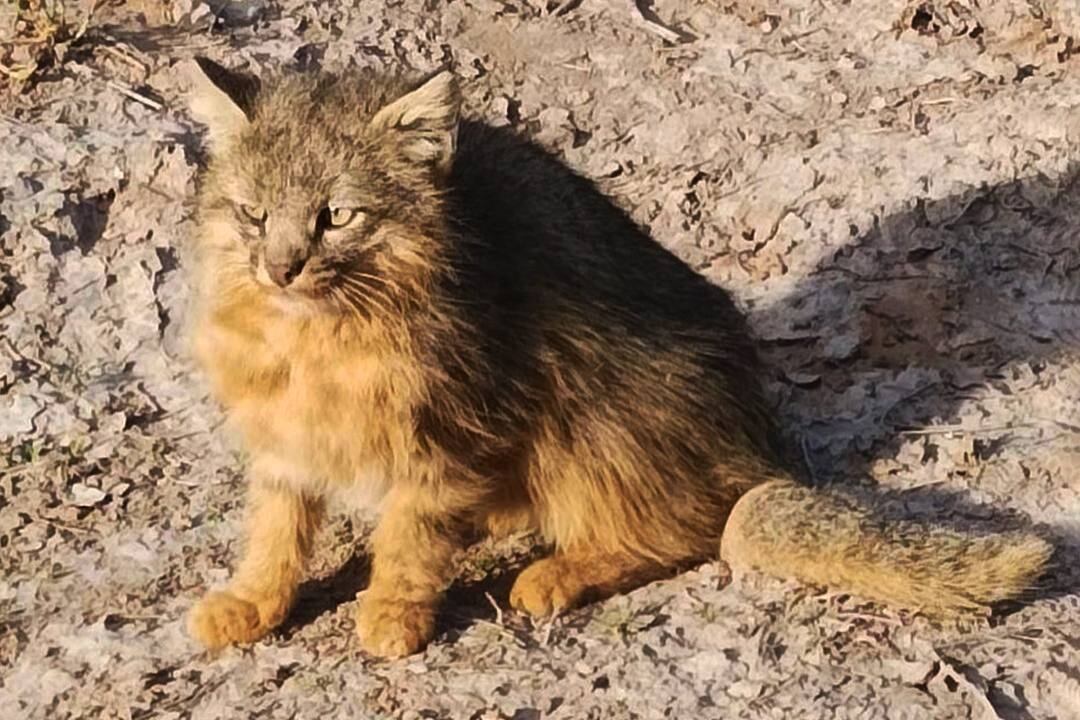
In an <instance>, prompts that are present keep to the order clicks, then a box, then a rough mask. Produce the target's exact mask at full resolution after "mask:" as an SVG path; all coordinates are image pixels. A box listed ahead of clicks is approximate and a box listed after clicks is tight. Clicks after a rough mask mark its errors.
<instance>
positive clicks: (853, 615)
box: [836, 612, 904, 627]
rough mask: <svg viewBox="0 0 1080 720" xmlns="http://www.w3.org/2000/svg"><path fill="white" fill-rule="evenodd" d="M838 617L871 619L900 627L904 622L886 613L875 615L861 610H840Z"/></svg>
mask: <svg viewBox="0 0 1080 720" xmlns="http://www.w3.org/2000/svg"><path fill="white" fill-rule="evenodd" d="M836 617H838V618H844V619H848V620H869V621H872V622H882V623H885V624H886V625H893V626H895V627H900V626H901V625H903V624H904V622H903V621H902V620H901V619H900V618H891V617H886V616H884V615H874V614H873V613H861V612H838V613H836Z"/></svg>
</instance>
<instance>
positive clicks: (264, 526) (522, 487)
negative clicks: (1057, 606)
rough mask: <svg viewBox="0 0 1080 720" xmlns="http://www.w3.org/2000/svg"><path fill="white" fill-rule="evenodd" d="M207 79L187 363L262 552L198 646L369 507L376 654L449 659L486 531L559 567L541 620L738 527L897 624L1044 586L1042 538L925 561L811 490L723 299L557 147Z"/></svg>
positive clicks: (789, 565) (313, 86) (413, 89)
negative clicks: (535, 541)
mask: <svg viewBox="0 0 1080 720" xmlns="http://www.w3.org/2000/svg"><path fill="white" fill-rule="evenodd" d="M199 64H200V68H201V71H202V72H201V74H200V75H199V80H198V87H197V88H196V93H195V96H196V101H195V103H194V104H193V106H194V109H195V111H196V114H197V116H198V117H199V119H200V120H201V121H202V122H204V123H205V124H207V125H208V127H209V130H210V141H211V145H212V155H211V160H210V163H209V166H208V168H207V170H206V173H205V175H204V177H203V180H202V187H201V190H200V195H199V224H198V231H197V238H196V247H197V257H196V268H197V280H198V282H197V284H198V303H197V309H196V318H197V323H196V332H195V340H196V342H195V347H196V352H197V356H198V358H199V360H200V362H201V364H202V366H203V368H204V369H205V371H206V373H207V375H208V377H209V379H210V381H211V383H212V387H213V390H214V393H215V395H216V396H217V398H218V399H219V400H220V401H221V403H222V404H223V405H224V407H225V409H226V411H227V413H228V417H229V419H230V421H231V422H232V424H233V425H234V426H235V427H236V428H237V430H238V431H239V433H240V435H241V437H242V438H243V442H244V444H245V447H246V449H247V451H248V453H249V455H250V499H249V512H250V520H249V529H248V534H247V543H246V550H245V554H244V557H243V559H242V560H241V561H240V564H239V567H238V569H237V571H236V574H235V578H234V580H233V581H232V583H231V584H230V585H229V587H228V588H226V589H225V590H222V591H219V592H215V593H212V594H210V595H208V596H207V597H206V598H205V599H203V600H202V601H201V602H200V603H199V604H198V605H197V606H196V608H195V609H194V611H193V612H192V615H191V618H190V627H191V630H192V632H193V634H194V635H195V636H196V637H197V638H198V639H199V640H201V641H202V642H203V643H204V644H205V645H206V646H208V647H211V648H215V647H221V646H224V645H227V644H230V643H242V642H250V641H253V640H255V639H257V638H258V637H260V636H262V635H264V634H265V633H266V632H268V631H269V630H270V629H272V628H273V627H275V626H276V625H277V624H279V623H280V622H281V621H282V619H283V618H284V617H285V615H286V613H287V612H288V609H289V606H290V604H291V602H292V600H293V598H294V596H295V592H296V589H297V586H298V584H299V582H300V580H301V576H302V572H303V566H304V560H305V558H306V556H307V555H308V554H309V552H310V550H311V547H312V544H313V542H314V536H315V533H316V529H317V526H318V524H319V519H320V518H321V516H322V511H323V504H324V502H325V499H326V498H327V497H329V496H331V495H332V494H333V493H332V492H331V491H334V492H337V493H339V494H340V493H342V492H343V493H346V494H350V495H355V496H361V497H364V498H367V499H368V500H369V501H370V503H371V504H372V505H373V506H374V507H375V508H376V509H377V510H378V513H379V518H380V519H379V523H378V526H377V528H376V530H375V532H374V535H373V537H372V539H371V544H372V548H371V549H372V552H373V572H372V577H371V583H370V587H369V589H368V590H367V592H366V593H365V595H364V597H363V600H362V603H361V605H360V608H359V614H358V617H357V629H358V632H359V635H360V638H361V642H362V644H363V646H364V648H365V649H367V650H368V651H370V652H372V653H375V654H378V655H387V656H396V655H403V654H407V653H411V652H414V651H416V650H418V649H419V648H421V647H422V646H423V645H424V644H425V643H426V642H427V641H428V640H429V639H430V638H431V636H432V633H433V632H434V613H435V610H436V607H437V603H438V601H439V598H440V596H441V593H442V592H443V590H444V588H445V587H446V586H447V584H448V583H449V582H450V581H451V580H452V578H453V575H454V564H453V561H454V557H455V554H456V553H457V552H458V551H459V550H460V549H461V548H462V547H463V546H464V545H465V544H466V543H467V542H469V539H470V538H471V537H473V536H474V533H475V532H476V531H477V530H486V531H490V532H495V533H506V532H510V531H513V530H519V529H533V530H537V531H538V532H539V533H540V534H541V535H542V537H543V538H544V539H545V540H547V541H548V542H549V543H550V544H551V545H552V546H553V548H554V552H553V554H552V555H551V556H550V557H547V558H545V559H542V560H540V561H538V562H536V563H535V564H534V565H532V566H531V567H529V568H527V569H526V570H525V571H524V572H522V574H521V575H520V576H519V578H518V579H517V582H516V584H515V585H514V587H513V590H512V592H511V602H512V604H513V605H514V606H515V607H516V608H518V609H521V610H524V611H526V612H529V613H531V614H533V615H544V614H548V613H551V612H553V611H557V610H559V609H563V608H567V607H570V606H572V605H575V604H579V603H581V602H584V601H586V600H588V599H590V598H592V597H599V596H603V595H607V594H611V593H615V592H619V591H622V590H625V589H627V588H629V587H632V586H634V585H637V584H640V583H642V582H647V581H649V580H652V579H655V578H658V577H661V576H663V575H665V574H666V573H669V572H671V570H672V569H673V568H677V567H679V566H681V565H683V564H685V563H688V562H692V561H694V560H699V559H703V558H708V557H710V556H714V555H715V553H716V552H717V549H718V547H719V546H720V544H721V534H722V532H723V529H724V527H725V521H726V519H727V517H728V514H729V513H730V512H731V511H732V508H733V507H736V508H737V509H736V517H738V518H741V519H742V520H741V521H740V522H738V523H734V522H733V524H732V529H730V530H729V536H728V539H727V540H725V543H724V552H725V556H726V557H728V558H729V559H730V560H731V561H732V562H733V563H734V564H736V565H738V564H739V563H740V561H741V558H740V557H732V553H733V552H734V553H735V554H736V555H742V554H745V559H746V563H747V564H750V565H753V566H755V567H760V568H762V569H764V570H767V571H773V572H777V571H779V572H780V573H781V574H784V575H794V576H797V577H803V578H805V579H807V580H811V581H814V582H823V583H826V584H839V585H841V586H848V587H851V588H852V589H856V590H859V591H861V592H865V593H867V594H868V595H870V596H873V597H880V598H882V599H885V600H887V601H894V602H901V603H912V604H916V605H919V606H922V607H928V606H932V605H934V604H935V603H936V605H937V606H940V607H942V608H953V607H955V608H962V607H966V606H968V605H971V604H972V603H982V602H989V601H991V600H994V599H997V598H1000V597H1009V596H1013V595H1015V594H1017V593H1018V592H1020V591H1021V590H1023V588H1024V587H1026V586H1027V585H1028V584H1029V583H1030V582H1031V580H1032V579H1033V578H1034V577H1035V576H1036V575H1037V574H1038V572H1039V571H1040V569H1041V567H1042V565H1043V563H1044V561H1045V555H1046V549H1047V546H1046V545H1045V543H1042V541H1040V540H1037V539H1035V538H1030V537H1017V538H1012V537H1010V538H1007V541H1008V542H1011V543H1012V545H1011V546H1007V545H1006V541H1005V540H1003V541H1001V542H996V543H975V544H973V545H971V546H970V547H969V548H968V549H967V550H963V551H957V550H956V548H957V547H958V546H961V545H964V544H965V543H966V538H965V537H963V536H957V535H955V534H953V535H950V534H948V533H945V532H944V531H933V532H931V533H929V534H926V535H925V537H926V542H924V543H922V544H919V545H917V546H916V547H917V550H911V549H908V548H905V547H903V543H902V542H900V541H898V540H897V538H895V537H893V536H892V535H890V534H888V533H887V532H884V531H879V530H878V529H876V528H873V527H871V526H870V525H868V524H866V523H863V522H860V520H859V518H860V517H861V516H859V514H858V512H859V511H858V510H857V509H850V508H847V507H841V506H840V505H838V504H836V503H837V502H839V501H831V500H829V499H827V498H826V499H822V498H823V497H824V496H822V498H818V497H817V496H816V495H814V494H813V493H810V492H808V491H805V490H803V489H801V488H798V486H796V485H795V484H794V483H793V481H792V480H790V479H789V475H788V473H787V471H786V470H785V469H784V467H783V465H782V463H781V461H780V459H779V455H778V453H777V451H776V440H775V437H776V433H775V428H774V425H773V421H772V419H771V417H770V414H769V412H768V410H767V408H766V405H765V402H764V400H763V397H762V393H761V388H760V385H759V382H758V379H757V374H758V372H759V370H758V361H757V357H756V354H755V351H754V348H753V345H752V343H751V340H750V336H749V333H748V332H747V329H746V327H745V324H744V320H743V318H742V317H741V315H740V314H739V312H738V311H737V309H736V308H735V306H734V304H733V303H732V302H731V300H730V298H729V297H728V296H727V295H726V294H725V293H724V292H723V291H722V290H720V289H719V288H716V287H714V286H712V285H710V284H709V283H707V282H706V281H705V280H703V279H702V278H701V277H699V276H697V275H696V274H694V273H693V272H692V271H690V270H689V269H688V268H686V267H685V266H684V265H683V264H682V263H680V262H679V261H678V260H677V259H676V258H675V257H674V256H672V255H671V254H670V253H668V252H666V251H665V250H664V249H663V248H661V247H660V246H659V245H658V244H656V243H654V242H653V241H651V240H650V239H649V238H648V237H647V236H646V235H645V234H644V233H643V232H641V230H639V229H638V228H637V227H635V226H634V225H633V224H632V223H631V222H630V221H629V220H628V219H627V218H626V216H625V215H624V214H623V213H621V212H620V211H619V210H617V209H616V208H615V207H614V206H613V205H612V204H611V203H610V202H608V201H607V200H606V199H604V198H603V197H602V196H601V195H600V194H599V193H598V192H597V191H596V190H595V188H594V187H593V186H592V185H591V184H590V183H589V182H588V181H586V180H584V179H582V178H580V177H578V176H575V175H574V174H573V173H571V172H570V171H569V170H567V169H566V168H565V167H564V166H562V165H561V164H560V163H558V162H557V161H556V160H554V159H552V158H551V157H550V156H548V155H547V154H546V153H544V152H543V151H541V150H539V149H537V148H536V147H534V146H532V145H530V144H528V143H526V142H524V141H522V140H520V139H518V138H516V137H514V136H513V134H512V133H509V132H508V131H504V130H497V129H493V128H489V127H486V126H484V125H482V124H480V123H475V122H471V121H468V120H460V119H459V116H458V115H459V107H458V103H459V101H458V91H457V86H456V83H455V80H454V78H453V77H452V76H451V75H450V74H448V73H441V74H439V75H436V76H435V77H433V78H431V79H429V80H427V81H426V82H423V83H421V84H419V85H408V84H406V83H405V82H404V81H403V80H401V79H398V78H392V77H383V76H379V75H376V74H374V73H359V72H358V73H355V74H353V75H349V76H342V77H338V76H333V75H329V74H322V73H316V74H284V75H280V76H276V77H273V78H270V79H267V80H260V79H256V78H253V77H250V76H246V75H240V74H237V73H233V72H230V71H227V70H225V69H224V68H221V67H220V66H218V65H215V64H213V63H211V62H209V61H205V60H200V61H199ZM763 483H765V484H763ZM755 487H757V488H758V489H757V490H754V491H753V493H752V494H751V495H750V496H749V498H748V499H749V500H750V501H751V502H747V501H744V502H742V503H740V504H739V505H738V506H736V502H737V501H738V500H739V498H740V497H742V496H743V495H744V494H746V493H747V492H748V491H750V490H751V489H752V488H755ZM815 498H817V499H815ZM830 503H832V504H830ZM826 506H827V507H828V508H829V509H831V510H835V512H831V513H818V512H817V510H818V509H820V508H821V507H826ZM740 508H741V510H740ZM748 518H749V520H748ZM800 518H801V519H800ZM750 520H752V522H750ZM905 527H906V526H905ZM913 527H914V526H913ZM788 528H791V530H790V532H788V531H787V529H788ZM806 528H811V529H812V530H813V532H805V531H804V530H805V529H806ZM918 532H920V531H916V530H910V531H909V532H908V535H907V536H905V537H908V536H911V535H917V534H918ZM927 532H929V531H927ZM900 540H903V538H900ZM868 541H869V542H876V543H878V545H876V546H874V547H875V548H876V549H875V550H874V551H873V552H871V551H869V550H868V551H865V552H862V551H857V550H855V549H854V548H857V547H862V546H863V544H864V543H866V542H868ZM1010 547H1012V548H1019V549H1017V550H1010V549H1009V548H1010ZM838 548H843V550H838ZM1010 552H1011V553H1012V554H1011V555H1010V554H1009V553H1010ZM778 554H779V555H783V556H784V557H790V558H798V562H784V561H783V558H780V557H778ZM1006 558H1008V559H1009V560H1010V561H1015V569H1014V571H1012V572H1002V571H1000V569H998V570H993V571H988V572H982V573H980V572H968V573H966V574H960V575H956V576H955V577H959V578H962V583H963V584H965V587H964V589H963V593H962V594H959V593H952V594H949V593H938V592H936V590H937V589H939V588H940V587H941V586H942V585H943V584H944V583H945V581H944V580H943V579H942V577H941V576H942V575H943V574H946V573H947V574H948V575H950V576H953V575H954V573H955V570H956V569H957V567H961V568H974V567H979V566H987V567H989V566H990V565H988V564H993V563H998V564H1000V563H1001V562H1003V561H1004V560H1005V559H1006ZM993 567H997V566H996V565H994V566H993ZM808 568H812V571H808ZM883 574H888V575H889V576H890V578H893V579H894V580H895V582H889V583H882V582H880V580H881V577H882V576H883ZM913 584H917V585H920V586H922V587H923V588H925V589H927V590H928V591H929V592H915V591H911V590H910V586H911V585H913Z"/></svg>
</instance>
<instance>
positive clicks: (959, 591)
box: [720, 480, 1053, 616]
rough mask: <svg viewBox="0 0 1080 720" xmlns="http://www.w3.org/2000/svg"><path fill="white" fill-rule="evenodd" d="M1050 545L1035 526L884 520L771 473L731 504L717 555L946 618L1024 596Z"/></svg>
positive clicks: (744, 565)
mask: <svg viewBox="0 0 1080 720" xmlns="http://www.w3.org/2000/svg"><path fill="white" fill-rule="evenodd" d="M1052 552H1053V546H1052V545H1051V544H1050V543H1049V542H1047V541H1046V540H1044V539H1042V538H1040V537H1038V536H1037V535H1035V534H1033V533H1026V532H1007V533H1001V534H997V535H974V534H966V533H964V532H962V531H957V530H953V529H946V528H942V527H934V526H931V525H926V524H923V523H920V522H913V521H903V520H902V521H896V522H890V521H884V520H882V519H881V518H879V517H876V516H875V514H874V512H873V510H872V509H868V508H866V507H863V506H860V505H859V504H857V503H855V502H853V501H852V500H850V499H847V498H845V497H843V496H840V495H838V494H836V493H833V492H828V491H821V490H814V489H811V488H807V487H803V486H800V485H797V484H796V483H794V482H791V481H788V480H773V481H770V482H767V483H764V484H762V485H759V486H757V487H755V488H754V489H753V490H751V491H750V492H748V493H746V494H745V495H744V496H743V497H742V498H741V499H740V500H739V502H738V503H736V505H735V507H734V509H733V510H732V512H731V515H730V516H729V518H728V521H727V526H726V527H725V529H724V536H723V541H722V543H721V550H720V556H721V557H722V558H723V559H724V560H725V561H726V562H727V563H728V565H730V566H731V567H732V569H733V570H737V569H742V568H750V569H755V570H760V571H762V572H765V573H768V574H770V575H774V576H776V577H781V578H794V579H798V580H801V581H803V582H807V583H812V584H816V585H823V586H828V587H832V588H834V589H838V590H843V591H845V592H852V593H855V594H857V595H861V596H863V597H865V598H867V599H870V600H877V601H881V602H884V603H886V604H889V605H893V606H897V607H905V608H911V609H916V610H921V611H923V612H925V613H927V614H930V615H935V616H949V615H957V614H961V613H971V612H987V611H988V610H989V606H990V604H991V603H994V602H998V601H1001V600H1007V599H1010V598H1015V597H1018V596H1020V595H1022V594H1023V593H1024V592H1025V591H1027V590H1030V589H1031V588H1032V587H1033V585H1034V584H1035V582H1036V581H1037V580H1038V578H1039V576H1040V575H1041V574H1042V573H1043V572H1044V571H1045V569H1046V565H1047V562H1048V561H1049V559H1050V556H1051V554H1052Z"/></svg>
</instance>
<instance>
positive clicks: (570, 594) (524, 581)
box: [510, 558, 581, 617]
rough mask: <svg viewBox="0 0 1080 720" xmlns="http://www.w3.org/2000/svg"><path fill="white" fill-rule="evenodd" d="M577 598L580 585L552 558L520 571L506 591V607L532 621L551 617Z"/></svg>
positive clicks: (566, 607)
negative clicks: (507, 592) (508, 595)
mask: <svg viewBox="0 0 1080 720" xmlns="http://www.w3.org/2000/svg"><path fill="white" fill-rule="evenodd" d="M580 598H581V587H580V584H579V583H578V582H576V581H575V579H574V578H573V576H572V573H569V572H567V568H566V567H564V565H563V563H560V562H559V561H558V560H556V559H555V558H543V559H541V560H537V561H536V562H534V563H533V564H532V565H530V566H529V567H527V568H525V569H524V570H522V571H521V574H520V575H518V576H517V579H516V580H514V586H513V587H512V588H511V589H510V606H511V607H513V608H514V609H515V610H520V611H521V612H524V613H528V614H529V615H532V616H533V617H547V616H549V615H554V614H555V613H557V612H560V611H562V610H566V609H568V608H570V607H573V606H574V605H576V604H578V601H579V600H580Z"/></svg>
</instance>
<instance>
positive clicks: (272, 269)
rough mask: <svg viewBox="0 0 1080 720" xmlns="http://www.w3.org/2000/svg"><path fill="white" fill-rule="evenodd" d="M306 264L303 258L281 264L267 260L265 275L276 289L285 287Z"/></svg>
mask: <svg viewBox="0 0 1080 720" xmlns="http://www.w3.org/2000/svg"><path fill="white" fill-rule="evenodd" d="M306 262H307V261H306V260H305V259H304V258H297V259H295V260H291V261H289V262H283V263H277V262H270V261H269V260H268V261H267V262H266V274H267V275H269V276H270V279H271V280H273V281H274V284H275V285H277V286H278V287H287V286H288V285H289V283H291V282H292V281H293V280H295V279H296V276H297V275H299V274H300V273H301V271H303V269H304V263H306Z"/></svg>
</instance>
